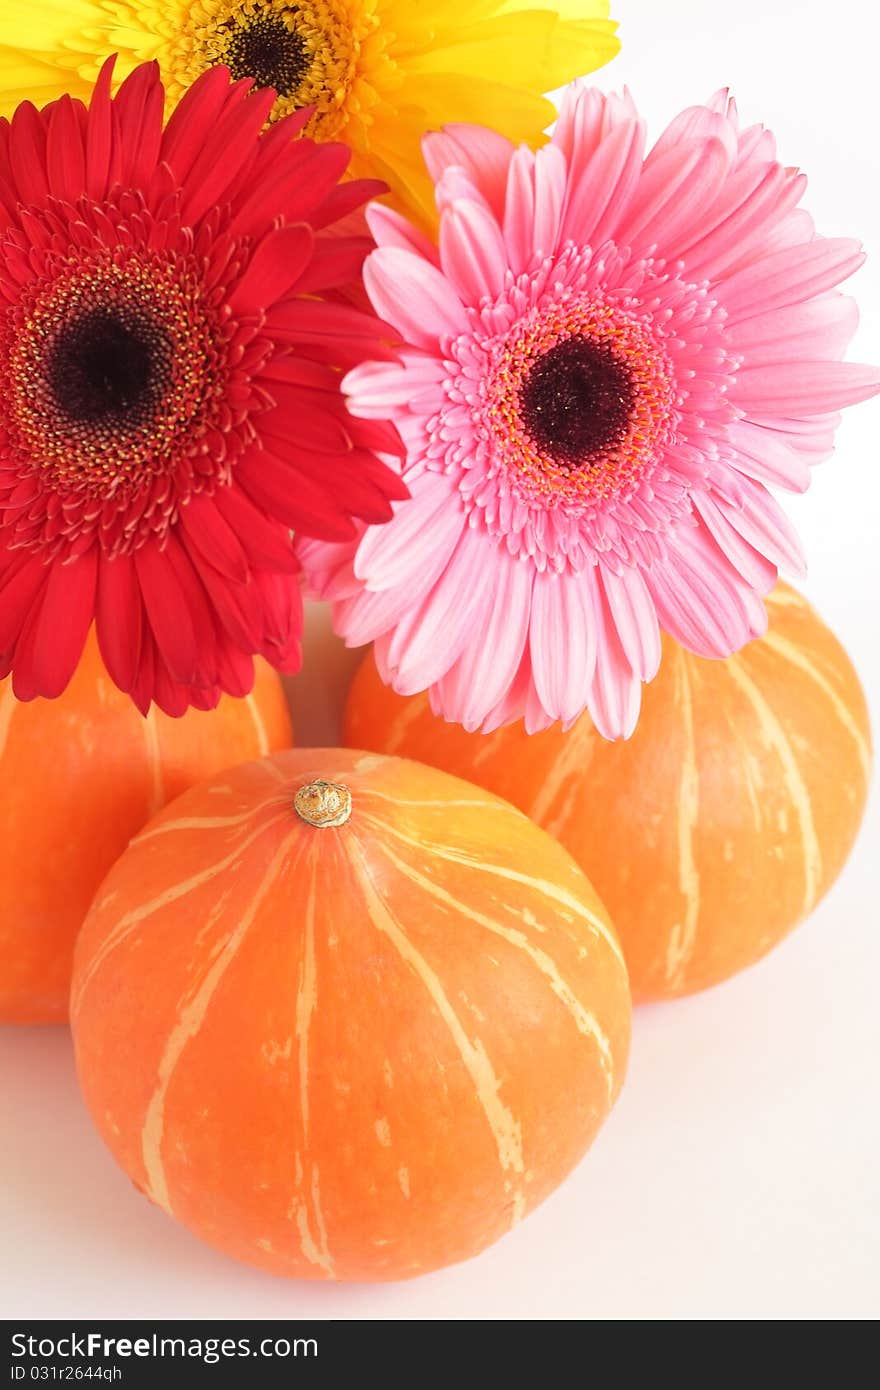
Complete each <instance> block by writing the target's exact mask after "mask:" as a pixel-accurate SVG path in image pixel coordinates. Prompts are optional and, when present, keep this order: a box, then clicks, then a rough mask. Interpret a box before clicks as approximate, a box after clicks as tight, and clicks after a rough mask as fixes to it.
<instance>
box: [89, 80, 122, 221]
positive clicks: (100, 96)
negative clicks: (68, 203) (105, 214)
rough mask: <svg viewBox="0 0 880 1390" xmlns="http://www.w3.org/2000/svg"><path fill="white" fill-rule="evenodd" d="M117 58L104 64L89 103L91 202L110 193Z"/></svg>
mask: <svg viewBox="0 0 880 1390" xmlns="http://www.w3.org/2000/svg"><path fill="white" fill-rule="evenodd" d="M115 65H116V55H115V54H114V55H113V57H112V58H108V59H107V60H106V62H105V63H104V64H103V66H102V68H101V71H100V72H99V74H98V80H97V82H96V83H95V89H94V91H93V92H92V99H91V101H90V103H89V117H88V122H87V124H86V192H87V193H88V195H89V197H90V198H96V199H102V198H103V197H104V196H105V194H106V192H107V179H108V175H109V172H110V151H111V145H112V138H113V117H112V110H111V106H110V84H111V82H112V81H113V68H114V67H115Z"/></svg>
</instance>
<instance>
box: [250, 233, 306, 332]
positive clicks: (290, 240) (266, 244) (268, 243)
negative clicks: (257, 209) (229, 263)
mask: <svg viewBox="0 0 880 1390" xmlns="http://www.w3.org/2000/svg"><path fill="white" fill-rule="evenodd" d="M313 240H314V238H313V236H312V229H311V227H307V226H306V225H305V223H304V222H298V223H297V224H296V225H295V226H292V227H281V228H279V229H278V231H274V232H270V233H269V235H268V236H266V237H264V238H263V240H262V241H261V242H260V244H259V246H258V247H257V249H256V250H255V251H254V253H253V255H252V256H251V259H250V262H249V264H248V265H247V266H246V268H245V271H244V274H243V275H242V277H241V279H240V280H239V282H238V284H237V285H236V286H235V289H234V290H233V292H232V294H231V296H230V299H229V305H230V308H231V309H232V312H233V313H234V314H241V313H245V314H247V313H253V312H254V311H255V310H260V311H262V310H264V309H266V308H267V307H268V306H269V305H271V304H274V303H275V302H276V301H277V300H279V299H283V298H284V296H285V295H286V294H287V293H288V292H289V291H290V290H292V289H293V287H294V285H295V284H296V282H297V280H298V279H299V278H300V275H301V274H302V272H303V270H304V269H305V267H306V266H307V265H308V263H309V261H310V260H311V256H312V244H313Z"/></svg>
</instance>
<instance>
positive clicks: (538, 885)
mask: <svg viewBox="0 0 880 1390" xmlns="http://www.w3.org/2000/svg"><path fill="white" fill-rule="evenodd" d="M364 819H365V820H368V821H370V822H371V824H372V825H374V826H375V827H376V828H377V829H378V830H380V831H381V832H382V833H386V832H387V834H389V835H393V836H394V838H395V839H396V840H400V841H402V843H403V844H405V845H410V846H411V847H412V848H413V849H417V850H419V851H421V852H422V853H424V852H425V851H426V850H429V851H430V853H431V854H436V855H437V857H438V859H447V860H449V862H450V863H451V864H463V865H464V867H465V868H467V869H477V870H479V871H480V873H485V874H494V875H496V876H497V877H498V878H503V879H507V880H508V881H509V882H510V883H522V884H524V885H525V886H526V887H527V888H533V889H534V890H535V892H536V893H540V894H541V896H542V897H544V898H548V899H549V900H550V901H551V902H555V903H558V904H559V905H560V906H561V907H565V908H568V910H569V911H571V912H574V913H575V914H576V916H578V917H580V918H581V919H582V920H583V921H585V922H586V923H587V925H588V926H589V927H590V929H591V930H592V931H593V932H594V933H595V935H596V936H600V937H601V938H602V940H603V941H604V942H605V944H606V945H607V946H608V947H610V949H611V951H613V953H614V955H615V956H616V957H617V959H618V960H619V961H620V963H621V965H623V964H624V960H623V953H622V952H621V949H620V946H619V945H618V942H617V938H616V937H615V935H614V933H613V932H612V931H610V930H609V928H608V927H607V926H606V925H605V923H604V922H603V921H602V919H601V917H597V916H596V914H595V913H594V912H590V910H589V908H587V907H585V906H584V904H583V903H582V902H581V901H580V899H579V898H576V897H574V895H573V894H572V893H567V892H566V891H565V889H564V888H560V887H558V886H557V884H555V883H549V882H548V881H547V879H543V878H533V877H532V875H531V874H523V873H520V872H519V870H518V869H508V868H505V867H504V866H503V865H501V864H490V863H489V862H488V860H485V859H475V858H472V857H471V856H469V855H467V854H462V853H461V852H460V851H459V850H457V849H455V847H454V846H452V845H440V844H437V843H436V842H435V841H434V840H428V839H424V838H423V839H421V840H413V839H412V838H411V837H410V836H409V835H404V833H403V831H402V830H398V829H397V828H396V827H395V826H393V825H389V824H387V822H385V821H377V820H374V819H373V818H372V817H371V816H365V817H364Z"/></svg>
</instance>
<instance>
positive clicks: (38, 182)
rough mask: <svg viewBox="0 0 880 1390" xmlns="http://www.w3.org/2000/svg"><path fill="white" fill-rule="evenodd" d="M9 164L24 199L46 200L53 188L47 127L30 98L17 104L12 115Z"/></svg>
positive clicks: (20, 194)
mask: <svg viewBox="0 0 880 1390" xmlns="http://www.w3.org/2000/svg"><path fill="white" fill-rule="evenodd" d="M11 133H12V138H11V140H10V142H9V164H10V169H11V172H12V178H13V182H14V184H15V187H16V191H17V193H18V201H19V202H21V203H25V204H27V203H42V202H43V201H44V200H45V197H46V194H47V193H48V192H49V182H48V179H47V177H46V131H45V128H44V126H43V122H42V121H41V120H40V117H39V115H38V113H37V109H36V107H35V106H34V105H33V103H32V102H30V101H23V102H22V103H21V105H20V106H18V107H16V110H15V114H14V115H13V117H12V127H11Z"/></svg>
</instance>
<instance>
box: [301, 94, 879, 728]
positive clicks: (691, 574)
mask: <svg viewBox="0 0 880 1390" xmlns="http://www.w3.org/2000/svg"><path fill="white" fill-rule="evenodd" d="M425 155H426V160H427V163H428V166H429V168H430V170H431V173H432V175H433V177H434V179H435V182H436V196H437V205H438V208H439V212H440V231H439V246H438V247H436V248H435V246H434V245H432V244H430V243H429V241H428V240H427V239H426V238H425V237H424V236H423V235H421V234H420V233H419V232H417V231H415V230H414V229H413V228H412V227H410V226H408V225H407V224H406V223H405V222H404V221H402V220H401V219H400V218H399V217H397V216H395V215H394V214H392V213H390V212H389V211H388V210H386V209H384V208H381V207H378V206H375V207H373V208H372V209H371V211H370V214H369V217H370V222H371V227H372V230H373V232H374V234H375V236H376V239H377V241H378V243H379V248H380V249H378V250H376V251H375V252H373V254H372V255H371V256H370V258H369V259H368V261H367V263H366V267H365V282H366V285H367V289H368V291H369V294H370V297H371V299H372V303H373V306H374V307H375V309H376V311H377V312H378V313H379V314H380V315H381V316H382V317H383V318H384V319H386V320H387V321H389V322H390V323H391V324H393V325H394V326H395V327H396V328H397V330H398V331H399V333H400V335H401V337H402V338H403V340H404V341H405V343H406V346H405V347H404V349H403V350H402V351H401V352H400V354H399V359H398V361H396V362H387V361H385V362H371V363H367V364H365V365H362V366H359V367H357V368H356V369H355V370H354V371H352V372H351V373H350V374H349V376H348V377H347V379H346V382H345V389H346V390H347V391H348V393H349V396H350V404H351V408H352V410H353V411H354V412H355V413H356V414H357V415H360V416H362V417H363V418H365V419H383V418H391V419H393V420H394V421H395V423H396V424H397V426H398V428H399V430H400V433H401V435H402V437H403V439H404V441H405V444H406V449H407V454H406V461H405V466H404V469H403V477H404V480H405V481H406V483H407V485H408V486H409V488H410V492H411V495H412V501H410V502H407V503H405V504H403V505H402V506H400V507H399V508H397V509H396V515H395V518H394V520H393V521H392V522H391V523H390V525H388V526H387V527H383V528H382V529H381V530H379V529H374V528H365V529H364V531H363V533H362V535H361V537H360V539H359V541H358V542H356V543H355V542H353V543H348V544H343V545H311V544H306V545H304V546H303V548H302V554H303V557H304V562H305V565H306V568H307V570H308V572H309V574H310V577H311V581H312V584H313V586H314V588H315V589H316V590H317V592H319V593H320V594H321V595H323V596H325V597H328V598H330V599H332V600H333V601H334V605H335V619H336V623H337V625H338V628H339V630H340V632H341V633H342V634H343V635H344V636H345V638H346V640H347V641H348V642H349V644H351V645H357V644H359V643H362V642H365V641H368V640H371V639H376V658H377V661H378V664H379V669H380V671H381V672H382V675H383V677H384V679H385V680H386V681H388V682H390V683H391V684H392V685H393V686H394V688H395V689H396V690H398V691H400V692H401V693H403V694H411V693H414V692H415V691H417V690H421V689H425V688H430V691H431V699H432V703H433V705H434V708H435V710H436V711H437V712H439V713H441V714H443V715H444V716H445V717H446V718H447V719H451V720H456V721H459V722H461V723H462V724H464V725H465V726H466V727H467V728H468V729H476V728H480V727H482V728H483V729H486V730H489V729H492V728H495V727H497V726H498V725H500V724H503V723H506V722H509V721H511V720H514V719H517V718H519V717H521V716H524V717H525V720H526V727H527V728H528V729H529V730H536V729H540V728H543V727H546V726H547V725H548V724H549V723H551V722H552V721H554V720H557V719H558V720H562V721H564V722H565V723H566V724H568V723H570V722H571V721H573V720H574V719H576V718H577V716H578V715H579V714H580V713H581V711H582V710H583V709H584V708H588V709H589V710H590V713H591V715H592V717H593V719H594V721H595V723H596V725H597V726H598V728H599V729H600V730H601V731H602V733H604V734H605V735H606V736H608V737H620V736H627V735H629V734H630V733H631V732H632V730H633V728H634V726H635V723H636V720H637V717H638V711H639V702H640V694H641V683H642V681H646V680H650V679H651V678H652V677H653V676H654V674H655V673H656V671H657V666H658V663H659V660H660V630H661V629H664V630H665V631H667V632H668V633H670V634H671V636H673V637H674V638H675V639H677V640H678V641H679V642H680V643H681V644H682V645H683V646H685V647H687V648H688V649H689V650H690V651H693V652H696V653H698V654H699V655H701V656H708V657H724V656H727V655H729V654H730V653H731V652H734V651H736V650H737V649H738V648H739V647H741V646H742V645H743V644H744V643H746V642H748V641H749V639H750V638H753V637H755V636H758V635H759V634H760V633H762V632H763V631H764V628H765V626H766V615H765V611H764V605H763V603H762V595H764V594H766V593H767V592H768V591H769V590H770V589H771V588H772V586H773V584H774V583H775V581H776V576H777V568H778V567H779V566H786V567H787V568H789V569H794V570H797V569H798V568H799V567H800V566H801V553H800V549H799V546H798V543H797V540H796V538H795V536H794V534H793V531H792V528H791V526H790V525H789V523H788V522H787V520H786V518H785V516H784V515H783V513H782V512H781V510H780V508H779V507H778V505H777V503H776V502H775V501H774V500H773V498H772V497H771V495H770V493H769V492H768V490H767V485H768V484H770V485H774V484H778V485H779V486H782V487H787V488H791V489H795V490H801V489H803V488H805V487H806V486H807V483H808V481H809V476H810V473H809V470H810V465H811V464H813V463H815V462H817V461H818V460H819V459H821V458H823V457H825V456H826V455H827V454H828V453H829V452H830V450H831V444H832V438H833V434H834V429H835V426H836V424H837V416H836V415H835V413H834V412H836V411H837V410H838V409H839V407H841V406H842V405H845V404H847V403H849V402H852V401H856V400H859V399H861V398H863V397H866V396H868V395H870V394H872V393H873V392H874V391H876V390H877V389H878V376H877V374H876V372H874V371H873V370H869V369H867V368H864V367H859V366H853V365H848V364H846V363H843V362H841V361H840V358H841V356H842V354H843V351H844V348H845V346H846V344H847V342H848V340H849V338H850V336H851V334H852V332H853V329H854V326H855V322H856V310H855V306H854V305H853V303H852V301H851V300H850V299H848V298H846V297H844V296H843V295H841V294H839V293H836V292H834V291H833V287H834V286H835V285H837V284H838V283H839V282H840V281H841V280H843V279H844V278H845V277H846V276H847V275H848V274H849V273H850V272H851V271H853V270H854V269H855V268H856V267H857V266H858V265H859V263H860V260H861V255H860V252H859V248H858V246H857V245H856V244H855V243H853V242H851V241H840V240H825V239H823V238H821V237H819V236H817V235H816V233H815V231H814V229H813V224H812V222H811V220H810V218H809V217H808V215H807V214H806V213H805V212H803V211H800V210H798V209H797V208H796V204H797V203H798V201H799V199H800V197H801V193H802V190H803V186H804V178H803V176H802V175H801V174H799V173H797V172H796V171H795V170H791V169H786V168H784V167H783V166H782V165H781V164H779V163H778V162H777V160H776V155H775V147H774V142H773V139H772V137H771V135H770V134H769V133H768V132H767V131H765V130H763V129H762V128H761V127H759V126H753V127H751V128H750V129H748V130H741V129H740V128H739V125H738V122H737V118H736V112H735V109H734V106H733V103H732V102H730V101H728V99H727V96H726V94H722V95H721V96H719V97H717V98H715V99H714V100H713V101H712V102H710V104H709V105H708V106H697V107H693V108H691V109H690V110H688V111H685V112H684V113H683V114H682V115H680V116H679V117H678V118H677V119H676V120H674V121H673V122H672V124H671V126H670V127H669V128H668V130H666V132H665V133H664V134H663V135H662V136H661V138H660V140H659V141H658V142H657V144H656V145H654V147H653V148H652V149H651V150H650V152H649V153H648V154H647V155H646V154H645V152H644V128H643V123H642V121H641V120H640V118H639V116H638V113H637V112H636V110H635V107H634V106H633V104H632V101H631V100H630V98H629V97H628V96H624V97H622V98H621V97H605V96H603V95H602V94H601V93H599V92H598V91H593V90H590V89H588V88H585V87H583V86H580V85H578V86H575V87H574V88H572V89H570V90H569V92H568V94H567V96H566V99H565V102H564V106H563V110H562V114H561V116H560V119H559V122H558V125H557V127H556V131H555V134H554V136H553V138H552V141H551V142H550V143H549V144H548V145H546V146H545V147H544V148H542V149H540V150H538V151H537V152H536V153H534V152H532V151H531V150H529V149H526V148H519V149H514V147H513V146H512V145H511V144H510V143H509V141H507V140H505V139H504V138H502V136H500V135H498V134H495V133H493V132H492V131H490V130H485V129H482V128H480V127H476V126H452V127H448V128H447V129H446V130H445V131H444V132H443V133H440V134H436V135H431V136H429V137H428V138H427V139H426V142H425Z"/></svg>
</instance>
